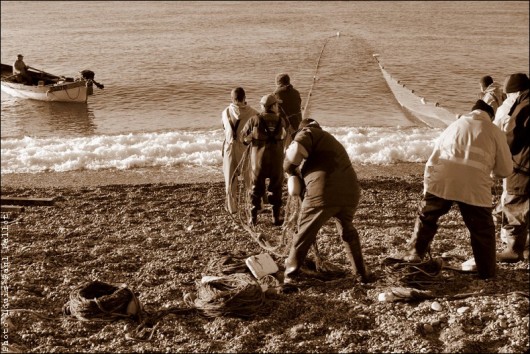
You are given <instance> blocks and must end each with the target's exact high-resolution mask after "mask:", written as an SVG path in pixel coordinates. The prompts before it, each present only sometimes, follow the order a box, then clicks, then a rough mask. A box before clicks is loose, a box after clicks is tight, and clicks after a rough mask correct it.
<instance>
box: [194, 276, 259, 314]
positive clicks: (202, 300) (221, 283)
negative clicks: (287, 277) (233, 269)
mask: <svg viewBox="0 0 530 354" xmlns="http://www.w3.org/2000/svg"><path fill="white" fill-rule="evenodd" d="M196 286H197V295H196V296H191V295H190V296H186V297H185V302H186V303H187V305H188V306H190V307H194V308H195V309H197V310H198V312H199V313H200V314H202V315H204V316H206V317H218V316H235V317H251V316H254V315H256V314H258V313H259V312H260V310H261V309H262V308H263V305H264V304H265V293H264V292H263V290H262V288H261V285H260V284H259V283H258V282H257V281H256V279H255V278H254V277H252V276H251V275H249V274H247V273H233V274H229V275H223V276H205V277H203V278H202V279H201V280H200V281H197V282H196Z"/></svg>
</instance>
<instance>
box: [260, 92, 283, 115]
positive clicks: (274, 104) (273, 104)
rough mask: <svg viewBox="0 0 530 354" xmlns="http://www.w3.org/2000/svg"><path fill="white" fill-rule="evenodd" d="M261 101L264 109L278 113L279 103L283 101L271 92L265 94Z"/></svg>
mask: <svg viewBox="0 0 530 354" xmlns="http://www.w3.org/2000/svg"><path fill="white" fill-rule="evenodd" d="M259 103H260V104H261V106H262V107H263V111H265V112H275V113H277V111H278V103H282V101H281V100H279V99H278V98H276V95H274V94H272V93H271V94H269V95H265V96H263V97H262V98H261V100H260V101H259Z"/></svg>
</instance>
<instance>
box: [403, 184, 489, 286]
mask: <svg viewBox="0 0 530 354" xmlns="http://www.w3.org/2000/svg"><path fill="white" fill-rule="evenodd" d="M453 203H456V204H457V205H458V208H459V209H460V214H462V218H463V219H464V223H465V225H466V227H467V228H468V230H469V233H470V236H471V248H472V250H473V255H474V257H475V263H476V264H477V270H478V273H479V276H480V277H481V278H491V277H494V276H495V266H496V260H495V224H494V223H493V216H492V214H491V212H492V208H491V207H480V206H475V205H470V204H466V203H462V202H456V201H452V200H446V199H443V198H439V197H437V196H435V195H433V194H430V193H426V194H425V196H424V197H423V200H422V201H421V203H420V205H419V208H418V216H417V217H416V223H415V225H414V234H413V236H412V239H411V241H410V248H411V249H412V248H414V249H415V250H416V253H418V255H420V256H421V257H423V256H424V255H425V253H426V252H427V251H428V250H429V246H430V243H431V242H432V240H433V239H434V235H435V234H436V231H437V230H438V219H439V218H440V217H441V216H443V215H445V214H447V213H448V212H449V209H451V206H452V205H453Z"/></svg>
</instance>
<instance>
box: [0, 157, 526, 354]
mask: <svg viewBox="0 0 530 354" xmlns="http://www.w3.org/2000/svg"><path fill="white" fill-rule="evenodd" d="M356 171H357V173H358V175H359V179H360V183H361V186H362V189H363V199H362V201H361V204H360V206H359V209H358V212H357V214H356V217H355V219H354V222H355V224H356V227H357V228H358V230H359V232H360V235H361V242H362V245H363V253H364V256H365V261H366V263H367V265H368V267H369V268H370V269H371V270H372V271H373V272H374V273H375V275H376V276H377V280H376V281H375V282H374V283H370V284H363V283H360V281H359V279H358V278H357V277H355V276H352V275H347V276H345V277H344V278H340V279H335V280H332V281H320V282H315V283H311V284H309V285H308V286H306V287H304V288H300V289H299V291H297V292H291V293H282V292H281V291H272V292H269V291H268V292H267V293H266V296H265V302H264V305H263V308H262V309H261V310H260V311H259V312H257V313H256V314H255V315H254V316H251V317H250V318H239V317H234V316H218V317H214V318H211V317H205V316H202V315H201V314H200V313H197V312H190V313H185V314H184V313H182V314H170V315H167V316H159V317H157V320H153V321H154V322H156V323H153V324H154V325H155V326H154V327H153V328H154V329H153V328H152V329H153V330H152V333H151V334H152V335H150V336H144V337H141V338H139V337H138V336H137V333H136V332H135V331H134V329H135V328H136V326H137V325H138V323H136V322H134V320H132V319H128V318H125V319H118V320H114V321H109V322H100V321H79V320H77V319H76V318H72V317H71V316H66V315H64V314H63V312H62V309H63V307H64V306H65V304H66V303H67V302H68V300H69V297H70V295H71V293H72V292H73V291H74V290H75V289H77V288H78V287H79V286H80V285H81V284H84V283H86V282H90V281H96V280H98V281H102V282H106V283H109V284H126V285H127V287H128V288H129V289H131V290H133V291H134V292H135V293H136V294H137V296H138V299H139V301H140V303H141V304H142V305H143V308H144V310H145V311H146V313H149V314H151V315H153V314H156V313H161V311H164V309H166V310H167V309H171V308H189V304H188V303H186V302H185V301H184V299H185V298H186V296H189V295H190V294H191V295H194V296H196V295H197V293H198V289H197V281H199V280H200V279H201V277H203V276H204V275H207V270H206V267H207V265H208V264H209V262H211V261H212V260H215V259H219V258H220V257H226V256H230V255H234V256H235V255H237V256H243V257H248V256H251V255H256V254H259V253H262V252H263V250H262V249H260V247H259V245H258V244H257V243H256V242H255V241H254V240H253V239H252V238H250V237H249V236H248V235H247V234H246V232H245V230H243V229H242V228H241V226H239V225H237V223H234V222H233V220H232V219H231V218H230V217H229V216H228V215H227V214H226V212H225V210H224V184H223V182H222V180H221V178H222V175H221V173H220V172H219V179H218V180H212V178H209V180H203V179H201V178H200V173H195V171H193V170H186V171H185V173H183V172H180V173H179V172H176V171H173V172H171V171H164V170H161V169H153V170H149V169H145V170H134V171H133V170H129V171H124V172H121V171H114V170H113V171H77V172H65V173H49V174H48V173H42V174H7V175H4V176H2V177H3V178H2V196H18V197H39V198H55V205H54V206H49V207H44V206H39V207H36V206H35V207H26V208H25V211H24V212H23V213H21V214H20V215H18V216H17V217H15V218H14V220H12V221H11V222H10V223H7V224H5V225H6V230H5V232H4V233H5V234H7V237H5V236H4V235H3V245H2V257H3V258H4V257H5V258H4V259H5V260H7V262H8V267H4V268H3V269H4V274H3V275H6V274H7V276H6V277H5V281H4V278H3V281H2V284H3V285H7V286H8V289H9V291H8V292H3V296H4V298H3V301H4V305H5V306H4V307H8V308H9V310H10V311H4V312H3V318H2V319H3V323H7V325H6V326H7V329H8V332H7V337H8V341H7V342H6V343H7V344H8V345H9V347H6V348H7V349H9V351H12V352H16V351H19V352H87V351H90V352H277V353H279V352H309V351H311V352H492V353H497V352H510V353H512V352H513V353H516V352H526V351H528V349H529V346H528V325H529V317H528V312H529V311H528V310H529V301H528V295H527V290H528V261H524V262H519V263H517V264H514V265H499V266H498V276H497V277H496V278H495V279H494V280H488V281H483V280H479V279H478V278H477V277H476V275H474V274H472V273H463V272H458V271H454V270H451V269H444V270H443V271H442V272H441V273H440V274H439V275H438V276H437V277H436V278H434V279H433V281H432V282H430V284H429V285H428V286H427V287H426V288H425V289H424V290H428V291H430V293H431V294H432V297H430V298H428V299H422V300H418V299H416V300H413V301H410V299H409V300H406V299H403V300H402V301H399V300H396V299H395V298H394V299H392V301H390V300H389V298H388V297H387V298H386V299H387V301H381V299H382V297H381V295H380V294H382V293H385V292H389V291H391V289H392V288H394V287H402V286H403V284H402V283H400V281H399V276H400V273H399V271H396V270H391V269H389V268H388V267H386V266H385V265H384V260H385V258H386V257H388V256H390V255H391V254H393V253H394V252H396V251H397V250H399V248H400V247H402V246H403V245H404V243H405V242H406V240H407V239H408V237H410V234H411V232H412V228H413V223H414V217H415V212H416V206H417V203H418V201H419V200H420V198H421V193H422V189H423V185H422V180H423V179H422V178H423V177H422V176H423V164H408V163H406V164H395V165H387V166H381V165H378V166H375V165H364V166H357V167H356ZM260 220H261V218H260ZM263 220H264V221H263V222H266V221H265V218H263ZM267 220H268V219H267ZM4 240H5V241H4ZM318 246H319V251H320V253H321V256H322V258H323V259H324V260H325V261H326V262H328V263H329V264H333V265H334V266H336V267H338V268H341V269H344V270H348V269H349V266H348V262H347V260H346V257H345V255H344V253H343V250H342V245H341V242H340V239H339V237H338V236H337V234H336V231H335V228H334V226H333V224H332V223H330V224H329V225H326V226H325V227H324V228H323V230H322V231H321V233H320V235H319V238H318ZM500 248H501V244H500V240H499V241H498V249H500ZM432 255H433V257H442V256H443V260H444V262H446V263H445V264H447V265H450V266H453V267H458V266H459V265H460V264H461V263H462V262H463V261H465V260H466V259H468V258H470V257H471V256H472V254H471V247H470V245H469V236H468V233H467V230H466V228H465V226H464V225H463V222H462V219H461V217H460V215H459V213H458V210H457V209H452V210H451V211H450V212H449V214H447V215H446V216H445V217H443V218H442V219H441V224H440V229H439V233H438V235H437V237H436V238H435V241H434V242H433V245H432ZM273 259H274V261H275V262H276V264H277V265H278V266H279V268H280V272H279V274H278V275H279V277H278V278H281V274H280V273H281V271H282V270H283V268H282V267H283V259H281V258H280V257H276V256H273ZM6 269H7V272H6ZM5 294H7V297H6V296H5Z"/></svg>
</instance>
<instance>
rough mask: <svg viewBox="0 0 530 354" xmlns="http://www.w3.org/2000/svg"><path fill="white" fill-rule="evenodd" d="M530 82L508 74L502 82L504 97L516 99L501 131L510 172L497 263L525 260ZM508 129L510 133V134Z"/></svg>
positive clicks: (529, 232)
mask: <svg viewBox="0 0 530 354" xmlns="http://www.w3.org/2000/svg"><path fill="white" fill-rule="evenodd" d="M529 90H530V82H529V79H528V76H526V74H523V73H517V74H513V75H510V76H509V77H508V78H507V79H506V81H505V83H504V91H505V92H506V94H507V95H509V96H510V95H513V96H516V99H515V103H514V105H513V106H512V108H511V109H510V112H509V113H508V115H509V121H510V122H512V124H509V123H508V124H506V125H505V127H504V129H503V130H504V131H505V133H506V134H507V136H508V143H509V145H510V151H511V153H512V160H513V173H512V174H511V175H510V176H508V177H507V178H505V179H504V183H503V187H504V188H503V189H504V192H503V200H502V205H503V208H502V211H503V220H504V222H503V225H502V229H501V233H502V236H504V238H505V241H506V248H505V249H504V250H503V251H502V252H501V253H499V254H497V261H499V262H503V263H514V262H518V261H521V260H523V259H524V249H525V243H526V245H528V238H529V235H530V222H529V215H530V212H529V208H530V207H529V205H530V201H529V196H530V118H529V115H530V106H529V103H530V98H529V95H528V94H529ZM510 127H513V130H512V131H510Z"/></svg>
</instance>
